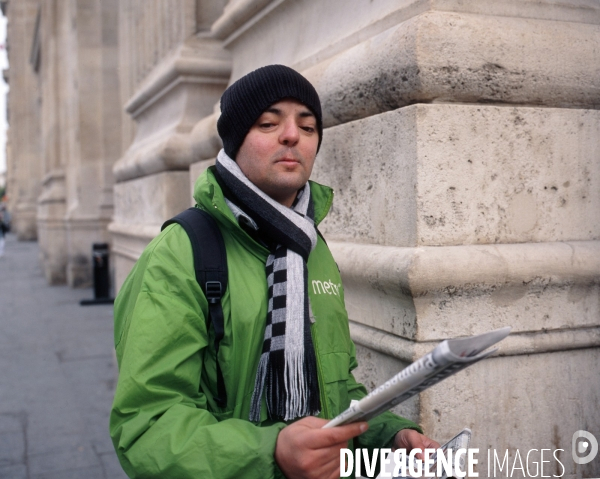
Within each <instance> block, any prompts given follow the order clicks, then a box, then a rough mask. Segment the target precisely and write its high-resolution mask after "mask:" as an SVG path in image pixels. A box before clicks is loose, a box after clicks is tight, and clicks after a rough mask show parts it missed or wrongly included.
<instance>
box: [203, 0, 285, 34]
mask: <svg viewBox="0 0 600 479" xmlns="http://www.w3.org/2000/svg"><path fill="white" fill-rule="evenodd" d="M284 1H285V0H237V1H235V2H229V3H228V4H227V6H226V7H225V9H224V10H223V15H221V16H220V17H219V18H218V19H217V20H216V21H215V23H213V25H212V27H211V29H210V35H211V36H212V37H213V38H216V39H218V40H224V41H225V42H224V43H225V44H227V43H229V42H230V41H231V40H232V37H237V36H239V35H240V34H241V33H243V32H244V31H246V30H247V29H248V27H249V26H250V25H252V24H254V23H255V22H256V21H257V20H258V19H259V18H261V17H262V16H264V15H265V14H266V13H267V12H268V11H271V10H272V9H273V8H276V7H277V6H279V5H280V4H281V3H283V2H284ZM269 4H271V5H269ZM249 24H250V25H249Z"/></svg>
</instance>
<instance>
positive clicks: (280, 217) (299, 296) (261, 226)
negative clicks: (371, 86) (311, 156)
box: [216, 150, 320, 422]
mask: <svg viewBox="0 0 600 479" xmlns="http://www.w3.org/2000/svg"><path fill="white" fill-rule="evenodd" d="M216 168H217V173H218V176H219V177H220V179H221V181H222V182H223V183H224V184H225V186H226V187H227V189H228V190H229V191H228V193H230V195H231V196H233V198H230V201H232V202H233V203H234V204H236V205H237V206H238V207H239V208H240V209H241V210H242V211H243V212H245V213H246V214H247V215H248V216H250V218H252V220H254V222H255V224H256V225H257V227H258V232H259V234H260V235H261V236H262V237H264V238H265V239H267V242H268V243H270V244H274V245H276V246H274V247H273V248H272V249H271V254H270V255H269V257H268V258H267V263H266V274H267V284H268V287H269V292H268V295H269V298H268V299H269V303H268V309H267V321H266V327H265V337H264V341H263V348H262V354H261V356H260V361H259V364H258V370H257V372H256V379H255V383H254V392H253V394H252V402H251V406H250V421H252V422H260V408H261V401H262V397H263V395H265V396H266V401H267V410H268V413H269V417H270V418H271V419H273V420H284V421H291V420H293V419H296V418H298V417H304V416H310V415H316V414H318V413H319V409H320V401H319V386H318V382H317V367H316V357H315V350H314V346H313V343H312V337H311V334H310V304H309V300H308V289H307V282H308V270H307V267H306V262H307V261H308V255H309V254H310V252H311V251H312V250H313V249H314V247H315V245H316V244H317V230H316V228H315V225H314V220H313V218H314V206H313V202H312V199H311V195H310V187H309V186H308V184H306V185H305V186H304V188H303V189H302V190H300V192H299V194H298V198H297V199H296V202H295V204H294V205H293V206H292V208H287V207H285V206H283V205H281V204H280V203H278V202H276V201H275V200H273V199H272V198H270V197H269V196H267V195H266V194H265V193H263V192H262V191H261V190H259V189H258V188H257V187H256V186H255V185H254V184H253V183H251V182H250V180H248V178H246V176H245V175H244V174H243V173H242V171H241V170H240V168H239V167H238V165H237V163H235V162H234V161H233V160H232V159H231V158H229V157H228V156H227V154H226V153H225V152H224V150H221V152H220V153H219V156H218V157H217V162H216Z"/></svg>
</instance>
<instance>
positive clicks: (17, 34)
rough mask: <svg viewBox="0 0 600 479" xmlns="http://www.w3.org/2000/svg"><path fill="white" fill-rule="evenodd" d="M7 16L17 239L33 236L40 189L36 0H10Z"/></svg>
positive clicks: (10, 164) (11, 172) (12, 192)
mask: <svg viewBox="0 0 600 479" xmlns="http://www.w3.org/2000/svg"><path fill="white" fill-rule="evenodd" d="M6 12H7V16H8V32H7V35H8V38H9V42H8V46H9V48H8V59H9V64H10V79H12V81H11V82H10V91H9V94H8V110H9V112H10V116H9V118H8V120H9V126H10V128H9V130H8V141H9V142H10V145H11V154H10V155H9V156H8V158H7V171H8V178H9V183H8V188H7V194H8V197H9V208H10V210H11V213H12V223H13V228H14V232H15V233H16V234H17V237H18V238H19V239H20V240H35V239H36V238H37V228H36V218H35V216H36V201H37V196H38V194H39V191H40V180H41V170H40V162H39V156H38V155H39V148H40V120H39V112H40V92H39V85H38V78H37V71H38V67H39V61H38V58H37V57H36V55H35V53H36V51H35V40H37V31H38V30H37V25H38V24H37V23H36V19H37V22H39V18H38V2H37V1H36V0H25V1H21V2H11V3H10V4H9V5H7V8H6Z"/></svg>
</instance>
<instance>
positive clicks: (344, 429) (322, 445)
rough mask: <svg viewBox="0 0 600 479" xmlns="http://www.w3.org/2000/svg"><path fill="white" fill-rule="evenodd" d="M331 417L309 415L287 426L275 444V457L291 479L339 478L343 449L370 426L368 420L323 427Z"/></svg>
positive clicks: (286, 475)
mask: <svg viewBox="0 0 600 479" xmlns="http://www.w3.org/2000/svg"><path fill="white" fill-rule="evenodd" d="M327 422H328V421H327V420H325V419H319V418H316V417H305V418H303V419H300V420H299V421H297V422H295V423H292V424H290V425H289V426H286V427H284V428H283V429H282V430H281V432H280V433H279V436H277V444H276V445H275V461H276V462H277V465H278V466H279V468H280V469H281V470H282V472H283V473H284V474H285V477H287V478H288V479H312V478H315V479H317V478H318V479H338V478H339V477H340V449H342V448H344V447H348V444H347V443H348V440H350V439H352V438H353V437H356V436H358V435H359V434H362V433H363V432H365V431H366V430H367V429H368V427H369V426H368V424H367V423H366V422H357V423H354V424H348V425H346V426H338V427H332V428H331V429H321V428H322V427H323V426H324V425H325V424H326V423H327Z"/></svg>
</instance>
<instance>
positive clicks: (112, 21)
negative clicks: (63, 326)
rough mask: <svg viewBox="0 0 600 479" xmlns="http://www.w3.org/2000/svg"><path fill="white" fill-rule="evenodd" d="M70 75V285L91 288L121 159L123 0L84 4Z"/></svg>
mask: <svg viewBox="0 0 600 479" xmlns="http://www.w3.org/2000/svg"><path fill="white" fill-rule="evenodd" d="M73 15H74V16H75V22H76V26H77V28H76V31H75V32H73V36H72V39H71V41H72V42H73V44H74V47H75V48H76V51H75V52H73V64H72V65H71V69H70V72H69V73H70V75H72V77H71V78H72V81H73V82H74V84H75V87H76V93H75V94H74V95H72V103H71V105H70V111H69V115H70V117H71V118H72V126H71V127H70V128H69V129H68V130H67V131H66V134H67V139H68V140H67V141H68V143H67V147H68V150H67V151H68V153H67V158H68V161H69V165H68V168H67V170H66V171H67V175H66V185H67V211H66V216H65V219H66V227H67V245H68V262H67V282H68V284H69V285H71V286H75V287H78V286H89V285H91V273H92V264H91V251H92V244H93V243H96V242H108V241H109V239H110V238H109V235H108V231H107V226H108V223H109V222H110V219H111V217H112V183H113V180H112V174H111V169H112V166H113V164H114V163H115V161H116V160H117V159H118V157H119V156H120V153H121V150H120V143H121V126H120V115H119V114H118V112H119V107H120V105H119V103H120V96H119V82H118V70H117V68H118V62H117V60H118V2H117V1H116V0H109V1H106V0H78V1H77V2H76V9H75V11H74V12H73Z"/></svg>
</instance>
